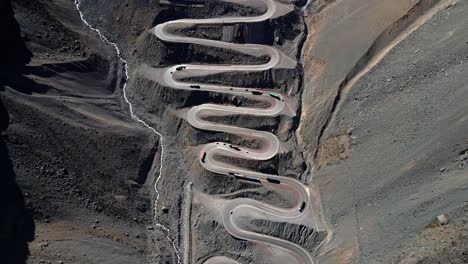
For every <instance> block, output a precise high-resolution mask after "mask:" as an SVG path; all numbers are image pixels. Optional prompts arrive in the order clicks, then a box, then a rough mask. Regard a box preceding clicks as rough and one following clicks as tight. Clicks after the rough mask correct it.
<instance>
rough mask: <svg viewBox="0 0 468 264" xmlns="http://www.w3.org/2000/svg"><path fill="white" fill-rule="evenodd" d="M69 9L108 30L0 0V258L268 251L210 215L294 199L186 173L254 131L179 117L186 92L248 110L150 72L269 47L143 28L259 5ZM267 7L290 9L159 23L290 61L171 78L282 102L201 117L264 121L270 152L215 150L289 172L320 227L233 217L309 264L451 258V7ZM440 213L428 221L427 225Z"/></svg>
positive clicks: (457, 110)
mask: <svg viewBox="0 0 468 264" xmlns="http://www.w3.org/2000/svg"><path fill="white" fill-rule="evenodd" d="M79 2H80V10H81V11H82V15H83V18H85V20H86V21H87V22H88V23H89V25H90V26H91V27H93V28H97V29H99V30H100V32H102V34H103V36H105V37H106V38H107V40H108V41H105V40H103V39H102V38H100V37H99V35H98V34H96V32H95V31H93V30H92V29H91V28H90V27H88V26H87V25H86V24H85V23H83V20H82V19H81V18H80V14H79V12H78V10H77V9H76V5H75V4H76V3H75V2H74V1H72V0H6V1H2V2H1V3H0V14H1V16H0V20H1V21H2V22H3V23H0V33H2V34H1V36H2V41H0V113H1V115H0V130H1V140H0V153H1V156H0V159H1V162H0V165H1V169H2V172H5V173H2V175H1V176H0V180H1V183H0V186H1V187H0V188H2V192H1V196H2V199H1V205H2V206H1V207H0V208H2V210H3V212H2V217H1V218H0V248H1V251H0V252H1V253H2V254H0V255H3V256H7V257H5V259H1V260H2V261H0V262H2V263H3V262H4V263H174V264H175V263H203V262H205V261H206V260H207V259H209V258H211V257H213V256H218V255H223V256H227V257H229V258H232V259H235V260H237V261H239V262H240V263H271V259H269V254H268V250H271V249H268V247H266V246H262V245H261V244H260V246H259V245H258V244H256V243H252V242H248V241H244V240H239V239H236V238H234V237H233V236H232V235H230V234H229V233H228V232H227V231H226V229H225V227H224V226H223V221H222V219H221V218H222V217H221V210H220V208H221V207H222V205H223V204H224V203H225V202H226V201H230V200H233V199H236V198H241V197H249V198H253V199H256V200H258V201H263V202H265V203H269V204H274V205H276V206H284V207H285V206H292V205H293V200H294V199H293V198H294V197H291V196H290V195H289V193H288V192H287V191H285V192H284V193H283V192H273V191H271V190H270V189H268V188H265V187H262V186H259V185H257V184H252V183H248V182H245V181H239V180H236V179H235V178H232V177H225V176H220V175H217V174H214V173H211V172H208V171H206V170H205V169H204V168H203V167H202V166H201V165H200V164H199V162H198V161H197V160H198V155H199V152H200V150H201V147H200V146H201V145H203V144H206V143H210V142H217V141H222V142H229V143H231V144H235V145H240V146H250V147H256V146H259V144H260V143H259V142H255V141H252V140H246V139H244V138H241V137H239V136H235V135H231V134H227V133H219V132H207V131H201V130H198V129H195V128H193V127H192V126H191V125H190V124H189V123H188V122H187V119H186V115H187V112H188V110H189V109H190V108H191V107H193V106H197V105H200V104H204V103H215V104H220V105H226V106H228V105H231V106H238V107H239V106H242V107H245V106H252V107H259V108H260V107H265V106H266V105H264V104H263V103H261V102H259V101H256V100H253V99H247V98H245V97H242V96H236V95H224V94H220V93H216V92H206V91H187V90H175V89H173V88H170V87H167V85H166V84H165V83H164V82H162V81H161V75H160V73H159V72H158V71H157V70H156V71H155V70H154V69H163V68H165V67H169V66H172V65H175V64H181V63H197V64H261V63H265V62H266V61H268V59H269V58H268V57H266V56H253V55H246V54H243V53H240V52H236V51H231V50H225V49H220V48H213V47H205V46H201V45H196V44H177V43H167V42H163V41H161V40H159V39H158V38H157V37H156V36H155V35H154V34H153V33H152V32H151V29H152V28H153V27H154V26H156V25H158V24H160V23H163V22H166V21H170V20H175V19H182V18H193V19H197V18H208V17H221V16H256V15H260V14H263V13H264V12H265V8H264V7H263V6H261V5H258V7H249V6H245V5H240V4H236V1H216V0H206V1H201V2H202V3H200V1H166V0H161V1H159V0H122V1H110V0H81V1H79ZM278 2H280V3H282V4H289V5H291V6H292V11H291V12H289V13H287V14H286V15H285V16H280V17H277V18H274V19H270V20H267V21H265V22H259V23H252V24H246V23H237V24H232V25H224V26H222V25H206V26H196V25H194V26H193V27H190V28H185V29H180V30H176V31H175V33H176V34H178V35H184V36H192V37H199V38H207V39H214V40H223V41H227V42H233V43H241V44H242V43H252V44H264V45H268V46H272V47H274V48H276V49H278V50H280V51H281V52H283V53H284V54H286V55H287V56H288V57H289V58H292V59H295V60H296V61H297V62H298V64H297V66H296V67H295V68H293V69H271V70H268V71H264V72H253V73H252V72H242V73H238V72H236V73H218V74H213V75H206V76H197V77H190V76H189V77H186V78H185V79H184V81H187V82H188V81H193V82H197V83H212V84H220V85H233V86H237V87H254V88H260V89H261V88H266V89H271V90H274V91H276V92H278V93H280V94H283V95H285V96H287V98H288V102H290V106H291V110H292V111H293V112H294V113H296V116H294V117H289V116H283V115H281V116H278V117H268V118H259V117H252V116H246V115H231V116H227V117H226V116H222V117H207V120H209V121H210V122H216V123H222V124H230V125H234V126H238V127H247V128H252V129H256V130H262V131H268V132H272V133H274V134H275V135H276V136H277V137H278V139H279V140H280V142H281V152H280V153H279V154H278V155H276V156H275V157H274V158H273V159H271V160H268V161H262V162H259V161H251V160H245V159H232V158H226V157H218V158H219V159H220V160H224V161H228V162H229V163H231V164H234V165H236V166H240V167H245V168H251V169H253V170H255V171H260V172H263V173H270V174H275V175H276V174H278V175H284V176H287V177H291V178H294V179H298V180H299V181H301V182H303V183H304V184H307V185H308V188H309V189H308V190H309V192H310V193H311V196H312V198H313V201H310V202H311V205H310V206H311V207H313V211H314V219H310V221H316V222H320V223H321V224H323V226H324V228H321V229H317V230H314V229H313V228H309V227H308V226H306V225H299V224H291V223H287V222H281V221H267V220H263V219H256V220H249V219H246V220H245V221H242V228H245V229H247V230H251V231H254V232H257V233H261V234H266V235H272V236H275V237H279V238H282V239H285V240H288V241H291V242H293V243H297V244H299V245H301V246H302V247H304V248H305V249H306V250H308V251H309V252H311V253H312V255H313V257H314V262H316V263H408V264H410V263H466V261H467V258H466V254H467V252H466V229H467V228H466V219H467V214H466V210H467V209H466V198H465V197H466V192H467V188H466V186H468V174H467V172H466V169H465V168H466V166H467V157H468V154H467V149H468V145H467V144H468V138H466V135H468V131H467V128H468V126H467V125H466V124H467V122H468V121H467V120H466V117H467V116H468V108H467V104H466V103H465V102H466V101H467V99H468V94H467V91H468V90H467V88H468V87H467V86H466V81H467V80H465V79H466V76H468V75H467V74H466V73H467V67H466V60H467V58H468V54H467V50H468V38H467V34H466V30H464V29H466V27H467V23H468V20H467V19H466V18H467V17H468V13H467V12H468V3H466V1H458V3H456V4H453V1H449V0H440V1H431V0H410V1H408V0H347V1H341V0H312V1H303V0H296V1H293V0H278ZM109 41H110V42H112V43H115V45H117V46H118V47H119V51H121V54H120V55H121V56H122V58H124V59H125V60H126V62H127V63H128V64H127V65H125V64H124V63H123V61H122V60H121V59H119V57H118V56H117V53H116V50H115V48H114V47H113V46H112V45H110V44H109ZM125 66H128V76H127V73H126V71H125ZM127 77H128V78H129V79H128V81H127ZM124 85H126V86H125V87H126V88H125V89H126V94H125V95H126V96H127V97H128V99H129V101H130V102H131V103H132V109H133V111H134V113H136V115H137V116H138V118H140V119H141V120H143V121H144V122H145V123H146V124H148V125H149V126H151V127H152V128H154V129H155V131H157V132H158V133H160V134H161V136H159V135H158V134H157V133H154V131H152V130H151V129H148V127H146V126H145V125H143V124H142V123H141V122H138V121H137V120H136V119H135V118H132V116H131V114H130V109H129V104H128V103H127V102H126V101H125V99H124V94H123V88H124ZM161 162H162V163H161ZM160 175H161V178H159V176H160ZM155 185H156V186H155ZM156 199H157V203H156ZM442 214H445V215H447V216H448V219H449V221H448V223H446V222H443V224H441V222H440V221H438V220H436V217H437V216H438V215H442ZM161 226H164V227H165V228H161ZM10 256H11V257H10ZM179 261H180V262H179ZM444 261H445V262H444Z"/></svg>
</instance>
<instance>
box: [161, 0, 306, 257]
mask: <svg viewBox="0 0 468 264" xmlns="http://www.w3.org/2000/svg"><path fill="white" fill-rule="evenodd" d="M225 1H228V2H235V3H239V4H244V5H249V6H254V7H258V6H259V4H263V5H264V6H266V12H265V13H264V14H262V15H260V16H254V17H224V18H211V19H181V20H175V21H169V22H166V23H163V24H159V25H157V26H156V27H155V28H153V29H152V32H153V33H154V34H155V35H156V36H157V37H158V38H159V39H161V40H162V41H165V42H173V43H193V44H199V45H206V46H210V47H217V48H223V49H230V50H235V51H237V52H241V53H243V54H248V55H253V56H262V55H267V56H268V57H269V61H268V62H266V63H264V64H256V65H201V64H181V65H174V66H172V67H169V68H167V69H165V71H164V73H163V79H164V82H165V84H166V85H168V86H169V87H172V88H174V89H185V90H203V91H212V92H219V93H224V94H231V95H238V96H243V97H247V98H250V99H253V100H256V101H260V102H264V103H266V104H267V105H268V107H266V108H253V107H235V106H225V105H216V104H203V105H199V106H196V107H193V108H191V109H190V110H189V111H188V113H187V120H188V122H189V123H190V124H191V125H192V126H193V127H195V128H197V129H200V130H206V131H217V132H226V133H231V134H235V135H238V136H241V137H244V138H248V139H253V140H255V141H256V142H260V145H261V147H260V148H258V149H252V148H247V147H242V146H233V145H230V144H228V143H224V142H214V143H209V144H206V145H205V146H204V147H203V149H202V150H201V152H200V163H201V165H202V166H203V167H204V168H205V169H207V170H209V171H211V172H213V173H217V174H223V175H227V176H229V177H233V176H234V177H236V178H238V179H239V180H250V181H254V182H256V183H258V184H262V185H264V186H265V187H268V188H271V189H276V190H281V191H285V190H286V191H289V192H291V193H293V194H294V197H295V198H296V202H295V205H294V206H292V207H290V208H280V207H276V206H273V205H270V204H266V203H262V202H259V201H256V200H253V199H248V198H239V199H234V200H229V201H227V202H226V203H225V207H224V208H223V216H222V220H223V224H224V227H225V228H226V230H227V231H228V232H229V233H230V234H231V235H232V236H234V237H236V238H239V239H244V240H248V241H251V242H254V243H258V244H264V245H269V246H272V247H278V248H281V249H282V251H284V252H287V254H289V255H290V256H292V258H293V259H295V260H296V262H297V263H303V264H313V260H312V256H311V254H310V252H308V251H307V250H305V249H304V248H302V247H300V246H299V245H297V244H294V243H292V242H289V241H286V240H283V239H279V238H276V237H272V236H268V235H264V234H259V233H255V232H251V231H248V230H245V229H242V228H241V227H239V223H238V222H239V219H240V218H241V216H242V217H244V216H249V217H254V216H256V215H264V216H267V217H271V218H274V219H278V220H281V221H283V222H292V220H294V219H297V218H299V217H304V216H308V215H309V216H310V214H311V211H310V208H309V204H310V193H309V190H308V188H307V187H306V186H304V185H303V184H302V183H301V182H299V181H297V180H295V179H292V178H287V177H282V176H278V175H270V174H264V173H259V172H255V171H251V170H249V169H245V168H240V167H236V166H234V165H231V164H228V163H225V162H222V161H219V160H216V159H215V158H214V156H215V155H216V156H229V157H232V158H242V159H252V160H269V159H271V158H273V157H274V156H275V155H276V154H277V153H278V152H279V151H280V141H279V140H278V138H277V137H276V136H275V135H274V134H272V133H269V132H265V131H257V130H253V129H247V128H241V127H236V126H230V125H223V124H219V123H212V122H209V121H206V120H204V118H206V117H207V116H221V117H222V116H229V115H252V116H258V117H273V116H278V115H290V116H293V115H294V114H295V113H293V112H292V110H291V108H290V107H287V106H288V105H287V101H286V100H285V98H284V97H283V96H282V95H280V94H276V93H274V92H271V91H265V90H256V89H251V88H244V87H231V86H220V85H214V84H202V83H186V82H181V81H178V79H181V78H182V77H187V76H201V75H209V74H216V73H222V72H260V71H265V70H269V69H272V68H294V67H295V65H296V62H295V61H294V60H292V59H290V58H289V57H288V56H286V55H285V54H283V53H282V52H281V51H279V50H278V49H276V48H274V47H271V46H266V45H257V44H234V43H227V42H223V41H216V40H208V39H200V38H192V37H183V36H178V35H175V34H171V33H170V32H171V31H172V32H173V30H176V29H182V28H188V27H192V26H194V25H213V24H234V23H253V22H261V21H265V20H268V19H272V18H275V17H279V16H282V15H285V14H287V13H288V12H290V11H291V10H292V8H291V7H289V6H287V5H284V4H280V3H277V2H275V1H273V0H251V1H249V0H225ZM205 263H206V264H214V263H238V262H237V261H236V260H232V259H230V258H227V257H223V256H215V257H212V258H210V259H208V260H206V261H205Z"/></svg>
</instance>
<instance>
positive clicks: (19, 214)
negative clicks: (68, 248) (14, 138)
mask: <svg viewBox="0 0 468 264" xmlns="http://www.w3.org/2000/svg"><path fill="white" fill-rule="evenodd" d="M9 120H10V118H9V116H8V113H7V111H6V109H5V107H4V106H3V102H2V101H0V129H1V132H2V134H3V132H4V131H5V130H6V128H7V127H8V124H9ZM3 137H4V136H1V138H0V172H1V173H0V260H1V261H0V262H1V263H6V264H10V263H11V264H22V263H26V259H27V257H28V255H29V249H28V242H30V241H32V240H34V233H35V225H34V220H33V217H32V212H31V211H30V210H29V209H27V208H26V206H25V201H24V196H23V194H22V193H21V190H20V188H19V186H18V184H17V183H16V175H15V172H14V171H13V164H12V162H11V160H10V158H9V155H8V150H7V147H6V144H5V142H4V140H3Z"/></svg>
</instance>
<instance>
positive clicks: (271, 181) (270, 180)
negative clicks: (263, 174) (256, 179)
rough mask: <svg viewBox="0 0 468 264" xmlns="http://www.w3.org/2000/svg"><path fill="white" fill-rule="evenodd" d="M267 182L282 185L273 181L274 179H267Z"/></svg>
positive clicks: (277, 181)
mask: <svg viewBox="0 0 468 264" xmlns="http://www.w3.org/2000/svg"><path fill="white" fill-rule="evenodd" d="M267 181H268V182H269V183H274V184H280V183H281V182H280V181H279V180H276V179H272V178H267Z"/></svg>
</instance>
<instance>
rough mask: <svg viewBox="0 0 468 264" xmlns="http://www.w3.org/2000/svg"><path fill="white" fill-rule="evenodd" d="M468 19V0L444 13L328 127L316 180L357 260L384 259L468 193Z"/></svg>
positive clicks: (358, 88)
mask: <svg viewBox="0 0 468 264" xmlns="http://www.w3.org/2000/svg"><path fill="white" fill-rule="evenodd" d="M467 27H468V3H467V2H466V1H460V2H459V3H458V4H457V5H456V6H454V7H451V8H449V9H446V10H443V11H441V12H439V13H438V14H437V15H436V16H434V17H433V18H432V19H430V20H429V21H428V22H427V23H426V24H424V25H423V26H422V27H420V28H419V29H418V30H417V31H416V32H414V33H413V34H412V35H410V36H409V37H408V38H407V39H405V40H404V41H403V42H402V43H400V44H399V45H398V46H396V47H395V48H394V49H393V50H392V51H391V52H390V53H389V54H388V55H387V56H386V57H385V58H384V59H383V60H382V61H381V62H380V63H379V64H378V65H377V66H376V67H375V68H373V69H372V70H371V71H370V72H369V73H368V74H366V75H365V76H363V77H362V78H361V79H360V80H359V81H358V83H357V84H356V85H355V86H354V87H353V88H352V89H351V90H350V91H349V93H348V94H346V95H344V96H343V97H342V98H341V100H342V104H341V107H340V108H338V109H337V112H336V113H335V116H334V119H333V120H332V121H331V122H330V125H329V127H328V128H327V130H326V131H325V133H324V136H323V141H322V142H323V143H322V145H321V149H320V152H319V156H320V157H322V165H323V166H322V168H321V169H319V171H318V175H317V176H316V178H315V179H316V181H317V183H318V184H319V185H320V189H321V193H322V198H323V202H324V207H325V208H326V210H325V214H326V215H327V218H328V219H329V221H330V223H331V225H332V228H333V229H334V230H336V236H337V237H338V238H339V239H344V240H346V241H351V242H350V243H349V244H347V246H349V247H351V248H352V251H353V252H354V253H353V261H354V262H355V263H382V259H381V257H382V256H384V255H386V254H388V252H390V249H394V248H396V247H397V246H398V245H400V244H401V243H403V244H402V245H404V243H406V242H405V241H406V240H407V239H409V238H411V237H413V236H414V235H415V234H417V233H418V232H420V231H421V230H423V229H424V228H425V227H426V226H427V225H429V224H430V223H431V222H432V221H433V219H434V218H435V217H436V216H437V215H440V214H442V213H448V214H456V213H457V212H458V211H459V210H460V206H462V205H463V203H464V201H465V200H466V197H467V195H468V191H467V190H466V188H465V186H467V185H468V172H467V171H466V161H463V160H462V159H463V157H462V155H463V154H464V153H466V151H467V149H468V137H467V135H468V125H467V124H468V119H467V117H468V105H467V99H468V86H467V81H468V77H467V76H468V65H467V63H466V62H467V60H468V32H467V31H466V28H467ZM342 137H345V138H349V140H350V144H344V143H343V141H342V140H337V139H339V138H342ZM336 150H339V151H336ZM343 150H345V151H347V152H349V153H348V154H347V155H341V156H340V155H333V153H342V152H343ZM324 157H327V158H326V159H325V158H324ZM350 245H354V246H350ZM353 247H354V248H353ZM416 254H417V253H416ZM387 261H388V260H387ZM426 261H430V259H429V260H428V259H426ZM385 263H389V262H385ZM408 263H433V262H408ZM450 263H462V258H461V257H460V259H459V262H457V260H454V262H450Z"/></svg>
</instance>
